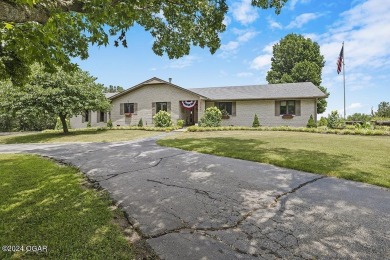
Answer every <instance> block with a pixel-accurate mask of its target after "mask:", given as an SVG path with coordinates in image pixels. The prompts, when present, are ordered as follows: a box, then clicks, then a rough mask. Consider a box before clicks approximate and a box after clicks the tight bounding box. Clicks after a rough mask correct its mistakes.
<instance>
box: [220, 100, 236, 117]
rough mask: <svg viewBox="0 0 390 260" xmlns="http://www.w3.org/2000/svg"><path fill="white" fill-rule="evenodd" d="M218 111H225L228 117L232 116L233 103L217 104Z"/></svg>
mask: <svg viewBox="0 0 390 260" xmlns="http://www.w3.org/2000/svg"><path fill="white" fill-rule="evenodd" d="M218 108H219V110H221V111H222V110H226V111H227V112H228V114H229V115H233V102H218Z"/></svg>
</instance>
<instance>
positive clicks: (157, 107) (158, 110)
mask: <svg viewBox="0 0 390 260" xmlns="http://www.w3.org/2000/svg"><path fill="white" fill-rule="evenodd" d="M162 104H165V109H164V107H161V105H162ZM161 110H162V111H165V112H168V102H156V114H157V113H158V112H160V111H161Z"/></svg>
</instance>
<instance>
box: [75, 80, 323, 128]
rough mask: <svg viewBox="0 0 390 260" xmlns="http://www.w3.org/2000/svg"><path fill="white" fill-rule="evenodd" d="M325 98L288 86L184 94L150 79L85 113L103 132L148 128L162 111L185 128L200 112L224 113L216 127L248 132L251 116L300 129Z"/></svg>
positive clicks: (308, 88)
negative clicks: (188, 104) (106, 108)
mask: <svg viewBox="0 0 390 260" xmlns="http://www.w3.org/2000/svg"><path fill="white" fill-rule="evenodd" d="M323 97H326V96H325V94H324V93H322V92H321V91H320V90H319V89H318V88H317V87H316V86H314V85H313V84H312V83H309V82H305V83H290V84H274V85H262V86H236V87H221V88H203V89H202V88H199V89H196V88H195V89H185V88H182V87H180V86H177V85H174V84H171V83H170V82H167V81H164V80H161V79H158V78H152V79H150V80H147V81H145V82H142V83H140V84H138V85H136V86H134V87H132V88H130V89H127V90H125V91H123V92H121V93H118V94H116V95H113V96H112V97H110V98H109V99H110V100H111V102H112V108H111V111H110V112H109V113H106V114H105V116H104V117H103V113H102V112H100V111H99V112H92V111H90V112H89V113H88V116H89V119H88V120H89V122H91V126H103V125H106V122H107V121H108V120H109V119H111V120H112V123H113V125H114V126H126V125H131V126H133V125H138V122H139V120H140V119H141V118H142V121H143V124H144V126H146V125H147V126H152V125H153V115H154V114H155V113H156V111H158V110H159V109H163V110H167V111H168V112H169V113H170V114H171V116H172V120H173V122H174V123H175V124H176V122H177V120H178V119H182V120H184V121H185V123H186V124H187V125H192V124H196V123H198V121H199V119H200V118H201V117H202V116H203V114H204V111H205V109H206V108H208V107H211V106H217V107H219V108H225V107H226V108H227V110H228V113H229V116H227V117H228V118H226V119H223V120H222V125H226V126H227V125H234V126H251V125H252V122H253V118H254V115H255V114H257V115H258V117H259V119H260V124H261V125H263V126H296V127H300V126H306V124H307V121H308V120H309V117H310V115H313V117H314V119H315V120H316V115H317V105H316V104H317V99H318V98H323ZM187 100H191V101H196V102H197V105H196V106H195V107H194V108H193V109H192V110H188V109H184V108H183V106H182V105H181V101H187ZM88 120H86V119H85V116H84V117H83V116H77V117H73V118H71V122H70V123H71V127H72V128H79V127H86V125H87V122H86V121H88Z"/></svg>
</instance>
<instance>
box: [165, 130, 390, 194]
mask: <svg viewBox="0 0 390 260" xmlns="http://www.w3.org/2000/svg"><path fill="white" fill-rule="evenodd" d="M158 144H160V145H164V146H171V147H177V148H181V149H184V150H189V151H197V152H201V153H207V154H215V155H219V156H225V157H232V158H238V159H243V160H250V161H255V162H261V163H268V164H273V165H277V166H281V167H285V168H290V169H297V170H302V171H306V172H312V173H319V174H324V175H328V176H335V177H339V178H344V179H348V180H354V181H360V182H366V183H370V184H375V185H378V186H383V187H388V188H390V137H388V136H355V135H333V134H329V135H328V134H313V133H297V132H277V131H270V132H252V131H221V132H219V131H217V132H196V133H182V134H180V135H174V136H171V137H168V138H165V139H162V140H159V141H158Z"/></svg>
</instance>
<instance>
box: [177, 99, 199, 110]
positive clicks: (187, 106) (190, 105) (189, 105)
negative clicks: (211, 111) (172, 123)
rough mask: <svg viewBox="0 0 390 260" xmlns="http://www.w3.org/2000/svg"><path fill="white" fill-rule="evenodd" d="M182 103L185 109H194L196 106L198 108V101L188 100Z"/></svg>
mask: <svg viewBox="0 0 390 260" xmlns="http://www.w3.org/2000/svg"><path fill="white" fill-rule="evenodd" d="M180 103H181V105H182V106H183V107H184V108H185V109H192V108H193V107H194V106H196V100H186V101H181V102H180Z"/></svg>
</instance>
